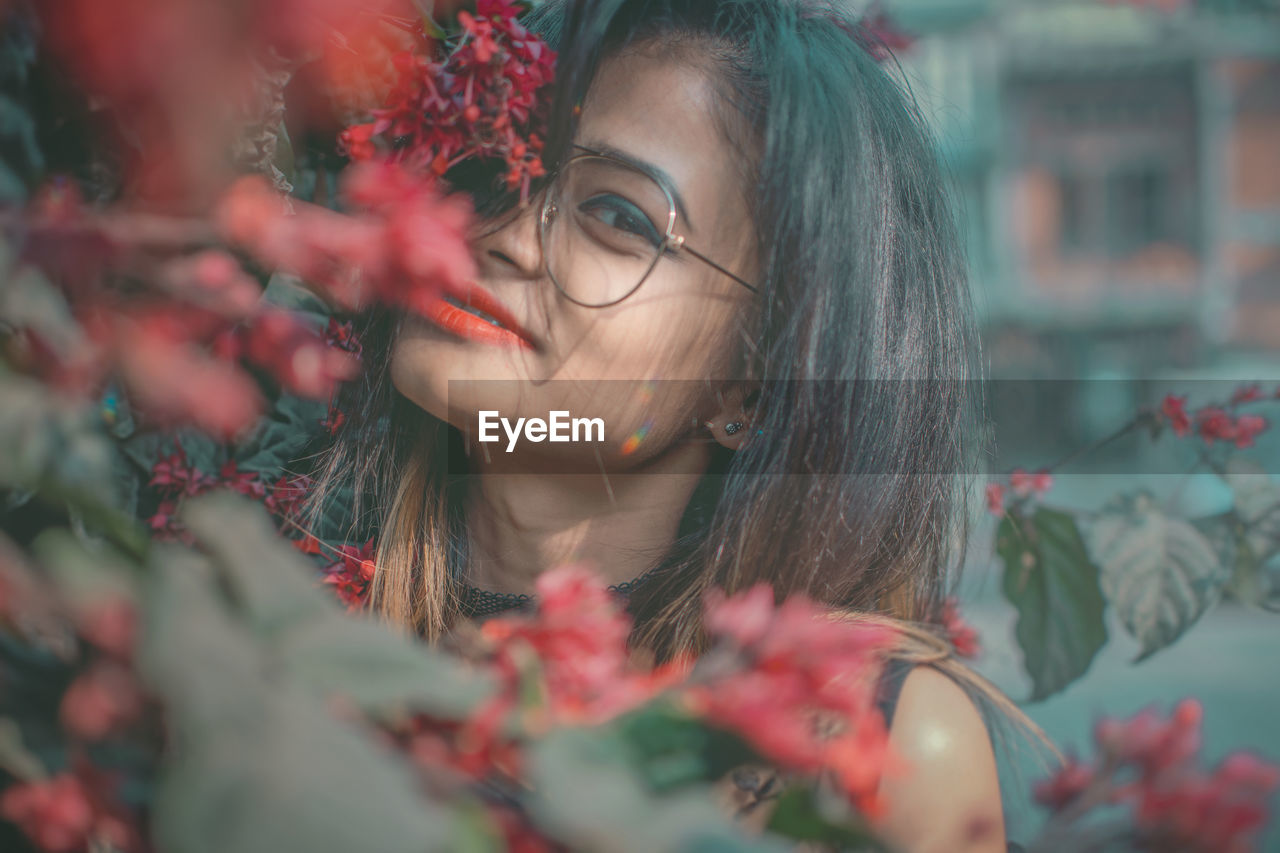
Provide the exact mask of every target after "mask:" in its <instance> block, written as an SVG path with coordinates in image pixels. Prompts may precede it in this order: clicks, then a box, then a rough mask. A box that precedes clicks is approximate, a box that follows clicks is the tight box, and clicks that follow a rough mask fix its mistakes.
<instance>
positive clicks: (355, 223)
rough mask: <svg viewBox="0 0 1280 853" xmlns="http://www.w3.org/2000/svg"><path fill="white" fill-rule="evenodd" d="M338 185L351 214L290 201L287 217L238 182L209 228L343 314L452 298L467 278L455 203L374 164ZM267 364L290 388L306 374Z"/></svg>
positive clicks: (255, 188)
mask: <svg viewBox="0 0 1280 853" xmlns="http://www.w3.org/2000/svg"><path fill="white" fill-rule="evenodd" d="M343 187H344V193H345V194H346V196H347V199H348V200H349V201H350V202H351V204H352V205H353V206H354V207H355V208H357V210H356V212H355V213H352V214H343V213H337V212H334V211H332V210H328V209H326V208H323V207H319V206H317V205H309V204H304V203H302V202H295V203H294V207H295V213H293V214H287V213H286V212H285V210H284V209H283V207H282V206H281V203H280V199H279V197H278V196H277V195H276V194H275V192H274V191H273V190H272V189H271V187H270V186H269V185H267V184H266V183H265V181H262V180H260V179H257V178H246V179H243V180H241V181H240V182H238V183H237V184H236V185H234V186H233V187H232V188H231V190H230V191H229V192H228V193H227V194H226V195H225V196H224V198H223V201H222V202H221V204H220V205H219V208H218V211H217V221H218V223H219V228H220V230H221V232H222V233H223V234H224V235H225V237H226V238H227V239H228V240H230V241H232V242H233V243H236V244H237V245H239V246H241V247H243V248H244V249H246V250H247V251H249V252H250V253H252V254H253V255H255V256H256V257H257V258H259V259H260V260H262V261H263V263H265V264H266V265H268V266H271V267H273V268H275V269H280V270H284V271H287V272H290V273H293V274H294V275H297V276H299V277H300V278H302V279H304V280H306V281H307V282H308V283H310V284H312V285H314V286H316V287H320V288H323V289H324V290H325V291H326V292H327V293H328V295H329V296H330V297H331V298H333V299H335V300H337V301H338V302H339V303H341V304H343V305H344V306H347V307H349V308H357V307H360V306H363V305H367V304H369V303H370V302H379V303H382V304H384V305H391V306H401V307H405V308H408V309H410V310H418V311H421V310H423V309H424V308H425V307H426V306H429V305H431V304H433V302H434V301H435V299H436V296H437V295H438V294H439V293H440V292H441V290H454V291H461V290H463V289H465V287H466V285H467V282H469V281H470V280H471V279H473V278H474V277H475V261H474V259H473V258H472V255H471V250H470V248H469V245H468V243H467V239H466V235H467V229H468V225H469V222H470V217H471V210H470V207H469V205H468V203H467V202H466V201H465V200H463V199H462V198H461V197H452V198H444V197H442V196H441V195H440V193H439V192H438V190H437V188H436V187H435V185H434V184H433V183H432V182H431V181H430V179H426V178H423V177H421V176H415V175H413V174H411V173H410V172H408V171H407V170H406V169H404V168H403V167H401V166H398V165H395V164H391V163H386V162H379V161H369V162H363V163H358V164H356V165H354V166H353V167H351V168H350V169H348V170H347V173H346V174H345V176H344V185H343ZM272 331H276V330H274V329H272V330H268V333H269V332H272ZM290 358H292V355H291V356H290ZM306 358H307V360H308V362H309V363H315V364H316V365H319V367H326V366H327V365H329V364H330V362H332V361H333V358H332V356H321V355H320V354H319V352H318V351H317V352H315V353H314V354H308V355H307V357H306ZM272 361H273V363H275V361H274V360H272ZM277 366H278V367H282V368H286V369H287V370H289V371H292V373H290V374H289V375H291V376H293V377H294V379H295V381H302V379H303V378H305V377H308V376H311V375H312V374H313V373H315V372H316V371H314V370H311V369H310V367H309V365H308V364H304V365H301V366H300V365H296V364H293V363H292V362H291V361H290V362H289V363H286V364H282V365H281V364H277ZM303 368H308V369H303ZM335 372H337V371H335V370H334V369H332V368H330V369H327V370H321V371H320V375H327V374H329V373H335Z"/></svg>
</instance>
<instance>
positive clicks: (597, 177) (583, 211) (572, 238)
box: [539, 156, 672, 306]
mask: <svg viewBox="0 0 1280 853" xmlns="http://www.w3.org/2000/svg"><path fill="white" fill-rule="evenodd" d="M671 216H672V202H671V198H670V196H669V195H668V194H667V193H666V192H665V191H664V190H663V189H662V187H661V186H660V185H659V184H658V183H657V182H656V181H655V180H654V179H653V178H651V177H650V176H649V175H646V174H645V173H644V172H641V171H639V170H638V169H632V168H630V167H628V166H626V165H624V164H621V163H617V162H615V161H613V160H610V159H606V158H603V157H592V156H582V157H577V158H574V159H572V160H570V161H569V162H567V163H566V164H565V166H564V167H563V168H562V169H561V171H560V172H559V174H558V175H557V176H556V178H555V180H554V181H552V183H551V186H550V187H548V190H547V198H546V201H545V203H544V207H543V216H542V220H541V223H540V231H539V233H540V236H541V240H542V251H543V254H544V256H545V258H546V261H547V271H548V272H549V273H550V275H551V278H552V280H553V281H554V282H555V285H556V286H557V287H558V288H560V290H561V291H562V292H563V293H564V294H565V295H566V296H568V297H569V298H570V299H572V300H574V301H575V302H579V303H581V304H584V305H593V306H604V305H610V304H613V303H615V302H618V301H621V300H622V299H625V298H626V297H627V296H629V295H631V293H632V292H634V291H635V290H636V289H637V288H638V287H639V286H640V285H641V283H643V282H644V280H645V278H646V277H648V275H649V273H650V272H651V271H652V270H653V267H654V266H655V265H656V264H657V262H658V259H659V258H660V257H661V255H662V252H663V251H665V249H666V246H667V234H668V228H669V224H670V222H671Z"/></svg>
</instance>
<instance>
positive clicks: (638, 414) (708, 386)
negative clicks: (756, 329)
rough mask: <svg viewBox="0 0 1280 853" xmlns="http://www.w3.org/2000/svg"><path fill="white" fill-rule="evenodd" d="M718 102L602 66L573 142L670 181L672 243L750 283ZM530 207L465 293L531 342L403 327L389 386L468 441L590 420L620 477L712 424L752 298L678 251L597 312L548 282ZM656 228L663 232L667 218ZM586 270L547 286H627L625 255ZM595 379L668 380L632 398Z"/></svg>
mask: <svg viewBox="0 0 1280 853" xmlns="http://www.w3.org/2000/svg"><path fill="white" fill-rule="evenodd" d="M715 98H716V95H715V92H714V88H713V86H712V84H711V82H710V80H709V79H708V77H707V76H706V73H705V72H704V71H701V70H699V69H697V68H695V67H693V66H691V65H688V64H682V63H674V64H673V63H670V61H669V60H668V61H665V62H664V61H662V60H661V59H659V58H657V57H655V56H651V55H649V54H647V53H645V52H635V51H633V52H628V53H625V54H623V55H620V56H618V57H615V58H611V59H609V60H607V61H606V62H605V63H603V65H602V66H601V69H600V73H599V75H598V77H597V79H596V81H595V83H594V84H593V86H592V88H591V91H590V92H589V94H588V96H587V98H586V101H585V102H584V104H583V109H582V115H581V119H580V122H579V126H578V136H577V138H576V139H575V143H576V144H577V145H579V146H582V147H584V148H589V149H594V150H597V151H600V150H603V151H613V152H617V153H618V154H620V155H622V156H624V157H626V158H627V159H629V160H631V161H635V162H637V163H641V164H646V169H647V170H648V171H650V172H651V173H653V174H654V175H658V176H661V178H660V180H662V181H665V182H668V183H667V186H668V189H669V190H670V192H671V194H672V195H673V196H674V197H675V199H676V200H677V201H678V204H679V206H680V207H682V208H683V210H684V213H686V214H687V215H678V216H677V218H676V224H675V233H677V234H681V235H684V237H685V238H686V241H687V243H688V245H689V246H691V247H693V248H695V249H696V250H697V251H698V252H699V253H701V254H703V255H706V256H708V257H709V258H711V259H712V260H714V261H715V262H716V263H718V264H720V265H721V266H723V267H725V268H726V269H728V270H731V271H733V272H734V273H735V274H737V275H738V276H739V277H741V278H743V279H745V280H746V281H753V280H754V272H755V271H754V269H753V268H752V263H751V260H750V259H751V258H752V256H753V246H752V243H751V237H750V235H751V234H752V232H753V228H752V225H751V220H750V215H749V213H748V210H747V203H746V200H745V194H744V191H743V190H744V188H743V186H742V178H741V174H740V173H739V172H738V171H737V170H736V169H735V166H734V163H733V162H732V161H733V157H731V156H728V152H729V151H731V150H735V149H731V148H730V147H729V146H728V145H727V144H726V143H725V141H724V139H723V138H722V137H721V134H720V131H719V129H718V128H719V127H720V125H719V123H718V122H716V121H715V120H714V118H713V116H715V115H716V109H717V107H716V105H715V103H714V99H715ZM541 201H542V199H541V197H539V198H535V199H534V201H533V203H532V204H530V205H529V206H528V207H526V208H525V209H524V210H522V211H520V212H519V214H518V215H517V216H515V217H514V218H512V219H511V220H510V221H507V222H505V223H504V224H503V225H502V227H500V228H498V229H497V230H493V231H491V233H488V234H485V235H484V236H482V237H480V238H479V239H478V240H477V241H476V242H475V245H474V249H475V253H476V257H477V262H478V265H479V275H478V281H477V282H476V284H477V285H478V286H479V288H481V289H483V290H484V291H487V292H488V294H490V295H491V296H492V297H493V298H494V299H496V300H497V302H498V303H499V304H500V305H501V307H502V308H504V309H505V310H506V311H507V312H509V314H510V315H511V316H512V317H513V318H514V320H515V321H516V322H517V323H519V325H520V326H521V327H522V329H523V332H524V337H526V338H527V341H526V345H523V346H522V345H519V343H518V341H516V340H515V338H514V336H512V335H506V334H495V335H493V336H492V337H493V338H494V340H482V339H477V338H476V337H474V336H473V337H461V336H459V335H457V334H455V333H452V332H449V331H446V330H445V329H444V328H441V327H440V326H439V325H437V324H435V323H432V322H430V321H428V320H424V319H421V318H417V317H413V318H410V319H408V320H406V322H405V324H404V326H403V328H402V331H401V332H400V334H399V336H398V338H397V340H396V342H395V345H394V348H393V351H392V363H391V376H392V381H393V382H394V384H395V386H396V388H397V389H399V391H400V392H401V393H403V394H404V395H405V396H406V397H408V398H409V399H410V400H412V401H413V402H415V403H416V404H418V405H419V406H421V407H422V408H424V409H426V410H427V411H428V412H430V413H432V414H434V415H436V416H437V417H440V418H442V419H444V420H447V421H449V422H450V423H451V424H453V425H454V426H455V427H457V428H458V429H460V430H461V431H462V432H463V434H464V435H467V436H470V437H472V438H473V439H474V438H475V436H476V433H477V427H478V424H479V413H480V412H481V411H482V410H487V411H496V412H498V413H499V416H500V417H502V418H507V419H508V420H509V421H511V422H513V423H514V421H515V419H516V418H521V417H524V418H543V419H546V418H547V416H548V413H549V412H551V411H553V410H561V411H567V412H568V413H569V415H570V416H571V417H574V418H577V417H587V418H600V419H601V420H602V421H603V423H604V426H605V439H606V440H605V442H604V444H602V445H596V446H595V447H594V450H589V451H588V455H590V456H591V457H592V458H593V460H596V462H597V464H598V463H600V462H604V463H605V464H607V465H610V467H615V468H616V467H627V465H628V464H634V463H635V462H637V461H639V460H643V459H645V458H650V457H652V456H654V455H655V454H656V453H658V452H659V451H661V450H662V449H663V448H664V447H666V446H669V445H670V443H671V442H672V441H674V440H675V439H677V438H678V437H680V436H681V435H685V434H688V433H689V432H690V431H691V430H695V429H697V428H698V425H700V424H701V423H703V422H704V421H705V420H707V419H709V418H714V417H717V416H718V414H719V412H720V411H721V409H722V408H723V406H724V400H725V398H724V397H723V396H722V395H721V394H720V388H721V383H719V382H716V381H715V380H723V379H729V378H731V377H730V373H731V372H732V371H733V370H735V369H736V368H735V360H734V356H735V354H736V353H737V352H738V351H740V350H741V348H742V346H743V341H742V338H741V333H740V329H741V328H742V322H743V317H744V314H745V312H746V311H747V310H748V309H749V307H750V305H751V298H752V296H753V294H752V293H751V291H749V290H748V289H747V288H745V287H742V286H741V285H740V284H739V283H737V282H735V281H734V280H733V279H732V278H730V277H729V276H727V275H725V274H724V273H722V272H719V271H717V270H715V269H714V268H712V267H711V266H709V265H707V264H705V263H703V262H702V261H700V260H698V259H697V258H695V257H693V256H692V255H690V254H689V253H687V252H675V253H670V252H669V253H666V254H664V255H663V256H662V257H661V259H660V260H658V262H657V264H656V265H655V266H654V267H653V268H652V270H651V271H650V272H649V274H648V276H647V277H646V278H645V279H644V283H643V285H642V286H641V287H640V288H639V289H638V290H636V291H635V292H634V293H632V294H631V295H630V296H629V297H627V298H626V299H625V300H623V301H622V302H619V303H617V304H615V305H611V306H608V307H604V308H589V307H584V306H582V305H579V304H576V303H574V302H572V301H570V300H569V299H567V298H566V297H565V296H564V295H563V294H562V293H561V292H560V290H558V289H557V288H556V287H555V285H554V284H553V282H552V281H551V279H550V278H549V277H548V275H547V270H546V266H545V265H544V263H543V257H542V252H541V249H540V246H539V237H538V216H539V213H540V211H541ZM614 210H616V207H608V208H601V209H593V210H592V211H591V212H590V215H591V216H593V217H596V220H599V219H601V218H603V219H604V221H605V222H606V223H608V224H617V219H616V216H615V213H614V212H613V211H614ZM560 215H562V216H564V215H566V214H565V213H561V214H560ZM660 226H661V229H662V230H665V226H666V222H665V221H663V222H661V223H660ZM558 227H562V226H558ZM582 260H584V259H581V258H578V259H575V258H568V259H566V260H565V261H563V262H560V263H558V264H557V268H558V269H557V278H558V279H560V280H561V282H562V284H564V285H565V286H566V287H567V288H569V289H571V291H572V290H573V289H574V288H576V287H578V286H580V287H582V288H587V289H589V288H590V287H592V286H594V284H593V281H592V280H590V277H591V276H594V275H600V276H610V275H614V274H617V275H619V276H625V275H626V274H627V273H626V269H624V265H625V264H627V263H631V262H628V261H627V260H626V259H622V258H620V259H619V260H618V261H617V265H616V267H615V268H611V269H605V268H603V264H598V265H596V266H595V267H592V266H590V265H588V264H585V263H581V262H580V261H582ZM595 260H596V259H592V262H593V263H595ZM606 260H607V259H606ZM561 270H563V271H561ZM575 276H576V277H577V279H576V280H573V281H564V279H566V278H569V279H573V278H574V277H575ZM482 337H483V336H482ZM600 380H642V381H649V380H663V381H659V382H656V383H653V384H650V385H646V386H642V385H641V383H640V382H608V381H605V382H601V381H600ZM669 380H695V381H692V382H688V381H686V382H672V381H669ZM708 380H712V381H708ZM451 382H452V385H451V384H450V383H451ZM499 433H500V434H501V429H499ZM634 435H641V436H642V440H641V441H639V442H637V441H636V440H635V439H634V438H632V440H631V442H630V446H629V447H628V446H624V442H626V439H627V438H628V437H629V436H634ZM507 445H508V441H507V438H506V436H505V434H503V438H502V441H501V442H500V443H498V444H492V445H488V449H489V453H490V455H493V453H494V452H495V451H496V452H497V453H498V454H501V453H502V451H504V450H505V449H506V447H507ZM520 448H521V449H522V450H527V451H533V450H536V451H537V452H538V453H539V454H552V455H555V456H564V455H565V454H570V455H572V454H578V455H581V454H582V453H583V450H584V446H583V445H581V444H574V443H567V444H559V445H554V444H550V443H541V444H530V443H529V442H527V441H526V442H524V443H522V444H521V445H520Z"/></svg>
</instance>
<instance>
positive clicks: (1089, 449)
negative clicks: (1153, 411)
mask: <svg viewBox="0 0 1280 853" xmlns="http://www.w3.org/2000/svg"><path fill="white" fill-rule="evenodd" d="M1148 418H1149V416H1148V415H1146V414H1140V415H1137V416H1136V417H1134V418H1133V419H1131V420H1130V421H1129V422H1128V423H1126V424H1125V425H1124V426H1122V427H1120V429H1118V430H1116V431H1115V432H1113V433H1111V434H1110V435H1107V436H1104V437H1102V438H1100V439H1098V440H1096V441H1093V442H1091V443H1089V444H1086V445H1085V446H1084V447H1081V448H1078V449H1076V450H1073V451H1071V452H1070V453H1068V454H1067V455H1066V456H1064V457H1062V458H1061V459H1059V460H1058V461H1057V462H1054V463H1053V464H1052V465H1049V466H1047V467H1046V468H1045V470H1046V471H1056V470H1058V469H1059V468H1061V467H1063V466H1064V465H1067V464H1069V463H1071V462H1074V461H1075V460H1076V459H1079V458H1080V457H1081V456H1085V455H1087V454H1089V453H1093V452H1095V451H1098V450H1101V449H1102V448H1104V447H1106V446H1107V445H1108V444H1111V443H1112V442H1113V441H1117V440H1119V439H1121V438H1123V437H1124V436H1126V435H1128V434H1129V433H1131V432H1133V431H1134V430H1135V429H1137V428H1138V427H1140V426H1142V425H1143V424H1145V423H1146V422H1147V420H1148Z"/></svg>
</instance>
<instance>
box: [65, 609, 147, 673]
mask: <svg viewBox="0 0 1280 853" xmlns="http://www.w3.org/2000/svg"><path fill="white" fill-rule="evenodd" d="M78 623H79V627H80V635H81V636H82V637H84V638H85V639H86V640H88V641H89V642H90V643H92V644H93V645H95V646H97V647H98V648H99V649H100V650H102V651H103V652H105V653H107V654H109V655H112V656H113V657H115V658H117V659H119V660H128V659H129V658H130V657H131V656H132V655H133V646H134V642H135V640H136V638H137V628H138V617H137V611H136V610H135V609H134V606H133V603H132V602H130V601H127V600H126V599H123V598H108V599H102V600H99V601H95V602H94V603H93V604H91V605H89V606H87V607H85V608H84V609H83V610H81V612H80V614H79V618H78Z"/></svg>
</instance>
